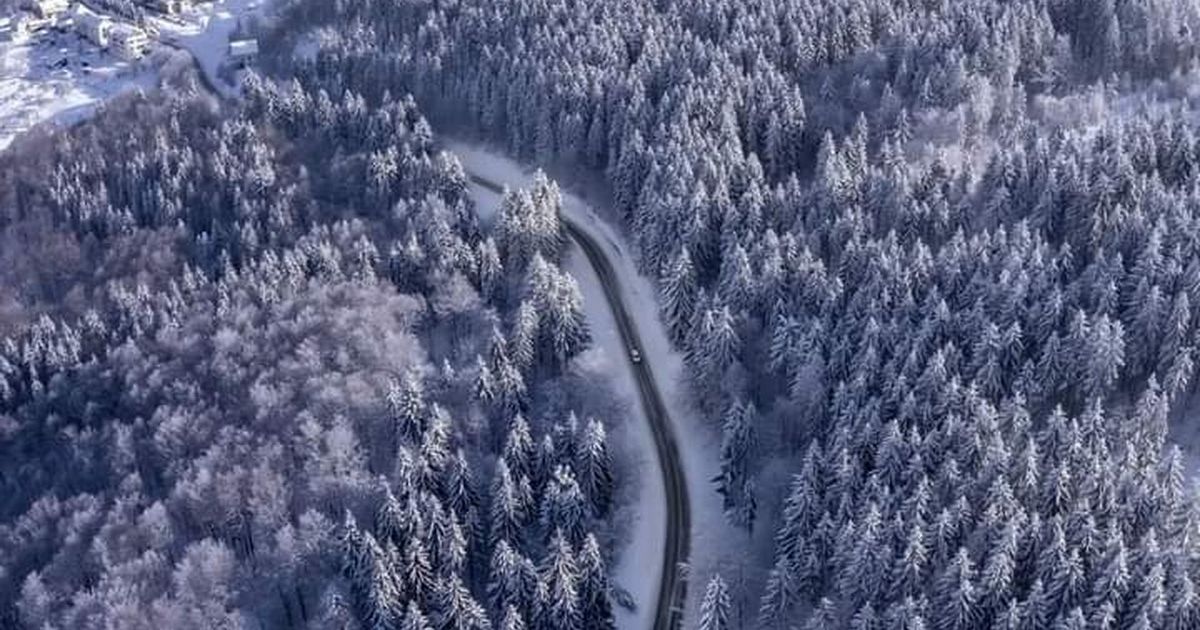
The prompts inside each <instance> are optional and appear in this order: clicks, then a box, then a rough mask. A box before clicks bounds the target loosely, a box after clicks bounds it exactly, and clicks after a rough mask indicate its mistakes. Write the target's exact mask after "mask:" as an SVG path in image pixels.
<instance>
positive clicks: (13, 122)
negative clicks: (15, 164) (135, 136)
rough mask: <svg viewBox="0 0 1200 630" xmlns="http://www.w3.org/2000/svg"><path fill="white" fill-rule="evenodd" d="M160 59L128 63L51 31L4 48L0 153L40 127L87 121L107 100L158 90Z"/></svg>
mask: <svg viewBox="0 0 1200 630" xmlns="http://www.w3.org/2000/svg"><path fill="white" fill-rule="evenodd" d="M157 66H158V59H156V58H150V59H145V60H143V61H141V62H138V63H132V64H131V63H127V62H124V61H121V60H119V59H117V58H116V57H114V56H112V55H108V54H104V53H103V52H102V51H100V50H98V49H97V48H96V47H95V46H93V45H91V44H90V43H88V42H85V41H84V40H82V39H80V38H79V37H78V36H77V35H75V34H74V33H69V32H68V33H62V32H59V31H57V30H53V29H50V30H49V31H47V32H45V33H39V34H35V35H34V36H33V37H32V38H31V39H30V40H29V41H27V42H24V43H20V44H16V43H7V44H0V150H3V149H4V148H5V147H7V146H8V145H9V144H10V143H12V141H13V138H15V137H16V136H17V135H18V134H20V133H22V132H24V131H26V130H28V129H29V128H31V127H33V126H34V125H37V124H38V123H41V122H44V121H47V120H56V121H59V122H61V123H63V124H71V123H74V122H76V121H78V120H82V119H84V118H86V117H88V116H90V115H91V114H92V112H93V111H95V109H96V108H97V107H98V106H99V105H100V104H101V103H102V102H103V101H105V100H107V99H109V98H112V97H113V96H116V95H118V94H120V93H122V92H126V91H128V90H132V89H136V88H149V87H153V86H154V85H155V83H156V81H157V76H158V74H157Z"/></svg>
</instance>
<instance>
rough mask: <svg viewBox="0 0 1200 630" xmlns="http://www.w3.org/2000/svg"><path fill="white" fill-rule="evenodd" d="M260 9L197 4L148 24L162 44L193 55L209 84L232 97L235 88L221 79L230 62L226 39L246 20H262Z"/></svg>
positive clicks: (256, 1) (224, 2)
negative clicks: (226, 64) (226, 63)
mask: <svg viewBox="0 0 1200 630" xmlns="http://www.w3.org/2000/svg"><path fill="white" fill-rule="evenodd" d="M263 5H264V2H263V0H220V1H219V2H206V3H203V4H197V5H195V6H193V7H191V8H190V9H188V10H186V11H184V12H183V13H182V14H180V15H178V16H163V15H157V16H154V17H152V18H150V20H151V21H152V22H153V23H154V25H155V26H156V27H158V30H159V33H160V38H161V40H162V42H163V43H164V44H167V45H168V46H175V47H178V48H182V49H184V50H187V51H188V52H190V53H192V56H194V57H195V58H196V63H197V64H198V65H199V66H200V71H201V72H203V73H204V76H206V77H207V78H208V82H209V83H210V84H211V85H212V86H213V87H214V88H216V89H217V90H220V91H221V94H222V95H223V96H226V97H233V96H237V94H238V87H237V86H236V85H231V84H230V83H229V82H227V81H226V80H225V79H223V78H222V76H221V75H222V66H224V65H225V62H226V60H227V59H228V58H229V39H230V36H231V35H232V34H233V33H234V32H236V31H237V30H238V29H239V27H244V26H246V25H247V24H248V20H250V19H252V18H256V17H261V16H262V15H263V13H262V11H263V8H264V6H263Z"/></svg>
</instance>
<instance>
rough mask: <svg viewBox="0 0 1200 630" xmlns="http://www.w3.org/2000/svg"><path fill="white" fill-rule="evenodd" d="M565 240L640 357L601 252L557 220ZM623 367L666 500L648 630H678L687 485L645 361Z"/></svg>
mask: <svg viewBox="0 0 1200 630" xmlns="http://www.w3.org/2000/svg"><path fill="white" fill-rule="evenodd" d="M467 177H468V178H469V179H470V180H471V181H472V182H474V183H475V184H478V185H479V186H482V187H483V188H486V189H488V190H490V191H492V192H495V193H497V194H503V193H504V187H503V186H501V185H500V184H497V183H496V182H494V181H491V180H489V179H487V178H484V177H481V176H479V175H476V174H474V173H471V172H470V171H468V172H467ZM562 221H563V224H564V225H565V226H566V231H567V234H568V235H570V237H571V238H572V240H574V241H575V243H576V244H577V245H579V248H580V249H581V250H583V253H584V255H585V256H587V259H588V262H589V263H590V264H591V265H592V268H593V269H594V270H595V271H596V276H597V277H599V278H600V285H601V286H602V287H603V288H604V295H605V297H606V298H607V299H608V306H609V309H610V310H612V314H613V319H614V320H616V322H617V328H618V330H619V332H620V334H621V339H622V340H623V341H624V342H625V345H626V348H638V349H639V351H641V352H642V353H643V355H644V354H645V353H644V350H641V349H642V348H644V346H643V345H642V339H641V336H640V335H639V334H638V329H637V326H636V325H635V324H634V322H633V318H632V317H630V315H629V310H628V309H627V308H626V307H625V301H624V299H622V297H621V290H620V282H619V280H618V277H617V274H616V273H615V272H614V271H613V266H612V262H611V261H609V259H608V256H606V255H605V253H604V250H603V249H602V248H601V247H600V246H599V245H597V244H596V241H595V240H594V239H592V237H591V236H589V235H588V234H587V232H585V231H584V230H581V229H579V226H577V225H575V224H574V223H573V222H572V221H571V220H570V219H568V218H566V217H565V216H564V217H562ZM621 353H622V354H623V355H624V356H625V357H626V360H627V361H628V363H629V369H630V370H631V371H632V372H633V375H634V378H635V380H636V381H637V385H638V392H639V395H640V397H641V403H642V409H643V410H644V411H645V413H646V419H647V420H649V421H650V430H651V432H652V433H653V434H654V445H655V449H656V450H657V451H658V462H659V467H660V468H661V469H662V476H663V487H664V488H665V490H666V495H667V541H666V545H665V547H664V549H663V557H662V575H661V577H660V582H659V586H658V603H657V611H656V612H655V615H654V630H678V629H679V628H680V626H681V624H682V621H683V608H684V602H685V598H686V596H687V581H686V579H685V578H684V576H683V575H682V572H681V571H680V569H681V565H682V564H683V563H685V562H687V559H688V553H689V551H690V549H689V547H690V544H691V531H692V526H691V513H692V512H691V507H690V505H689V503H688V492H687V483H686V482H685V480H684V475H683V462H682V460H681V459H680V456H679V446H678V444H677V443H676V442H675V434H674V431H673V429H672V426H671V419H670V416H669V415H668V414H667V408H666V406H665V405H664V404H663V401H662V395H661V394H660V393H659V391H658V385H657V383H656V382H655V380H654V373H653V372H652V370H651V369H650V364H649V362H648V361H646V360H645V359H643V360H642V361H641V362H638V363H634V362H633V360H632V358H631V357H630V354H629V352H628V351H627V350H625V349H622V352H621Z"/></svg>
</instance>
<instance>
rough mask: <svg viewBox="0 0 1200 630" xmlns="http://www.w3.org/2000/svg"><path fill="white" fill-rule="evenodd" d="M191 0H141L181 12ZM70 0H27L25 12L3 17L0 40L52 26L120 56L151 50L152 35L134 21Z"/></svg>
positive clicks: (132, 56) (131, 57)
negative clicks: (125, 20)
mask: <svg viewBox="0 0 1200 630" xmlns="http://www.w3.org/2000/svg"><path fill="white" fill-rule="evenodd" d="M186 1H189V0H139V2H140V4H142V5H143V6H146V7H147V8H150V9H153V10H156V11H159V12H162V13H178V12H180V11H181V10H183V7H184V3H185V2H186ZM72 4H73V3H72V2H71V0H25V2H24V3H23V4H22V5H21V8H23V9H24V11H23V12H21V13H19V14H17V15H16V16H12V17H8V18H0V42H3V41H15V42H21V41H25V40H28V39H29V37H30V36H31V35H33V34H36V33H39V32H41V31H44V30H46V29H49V28H57V29H58V30H61V31H69V30H74V31H75V32H76V33H78V34H79V35H80V36H81V37H83V38H84V39H87V40H88V41H90V42H92V43H93V44H95V45H96V46H97V47H99V48H104V49H107V50H109V51H110V52H112V53H113V54H115V55H117V56H118V57H120V58H122V59H125V60H128V61H134V60H137V59H141V58H142V57H143V56H145V55H146V53H147V52H148V51H149V50H150V45H151V40H150V34H149V33H147V32H146V30H145V29H143V28H141V27H138V26H135V25H133V24H129V23H125V22H118V21H114V20H113V19H111V18H110V17H109V16H107V15H103V14H100V13H97V12H95V11H93V10H91V9H89V8H88V7H87V6H85V4H84V3H79V4H78V5H77V6H74V7H73V6H72Z"/></svg>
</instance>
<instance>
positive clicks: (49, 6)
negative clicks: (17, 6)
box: [24, 0, 71, 18]
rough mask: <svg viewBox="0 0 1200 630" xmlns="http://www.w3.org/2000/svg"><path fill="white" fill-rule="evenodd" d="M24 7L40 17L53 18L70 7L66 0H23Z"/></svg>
mask: <svg viewBox="0 0 1200 630" xmlns="http://www.w3.org/2000/svg"><path fill="white" fill-rule="evenodd" d="M24 6H25V8H26V9H29V10H30V11H31V12H33V14H34V15H37V16H38V17H40V18H55V17H58V16H59V15H60V14H62V13H65V12H66V10H67V9H69V8H70V6H71V3H70V2H69V1H68V0H25V5H24Z"/></svg>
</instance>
